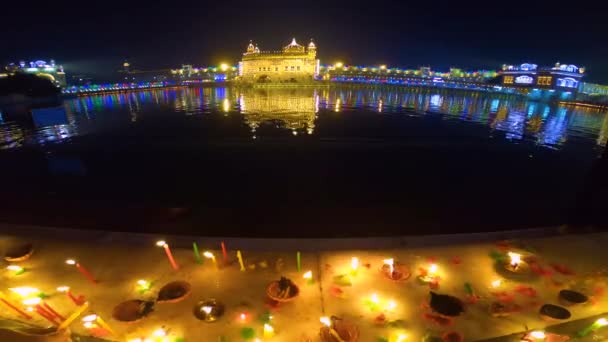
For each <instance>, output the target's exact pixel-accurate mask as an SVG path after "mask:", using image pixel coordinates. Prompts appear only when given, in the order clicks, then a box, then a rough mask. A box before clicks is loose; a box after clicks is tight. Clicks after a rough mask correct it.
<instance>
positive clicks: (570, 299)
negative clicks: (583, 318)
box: [559, 290, 589, 306]
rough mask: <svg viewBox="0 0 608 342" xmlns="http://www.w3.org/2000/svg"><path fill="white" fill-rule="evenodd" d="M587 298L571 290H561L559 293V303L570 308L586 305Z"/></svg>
mask: <svg viewBox="0 0 608 342" xmlns="http://www.w3.org/2000/svg"><path fill="white" fill-rule="evenodd" d="M588 300H589V297H587V296H586V295H584V294H582V293H580V292H577V291H573V290H561V291H559V301H560V303H561V304H563V305H565V306H572V305H577V304H584V303H587V301H588Z"/></svg>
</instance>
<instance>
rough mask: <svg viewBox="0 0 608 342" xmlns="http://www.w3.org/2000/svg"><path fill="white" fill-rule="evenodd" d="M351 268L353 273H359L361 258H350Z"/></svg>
mask: <svg viewBox="0 0 608 342" xmlns="http://www.w3.org/2000/svg"><path fill="white" fill-rule="evenodd" d="M350 268H351V269H352V273H353V274H356V273H357V269H358V268H359V258H357V257H352V258H351V259H350Z"/></svg>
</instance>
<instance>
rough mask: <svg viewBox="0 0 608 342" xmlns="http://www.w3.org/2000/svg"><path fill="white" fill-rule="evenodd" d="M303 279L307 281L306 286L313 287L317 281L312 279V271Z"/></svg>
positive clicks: (305, 274)
mask: <svg viewBox="0 0 608 342" xmlns="http://www.w3.org/2000/svg"><path fill="white" fill-rule="evenodd" d="M302 278H304V279H306V284H308V285H312V284H313V283H314V282H315V281H314V280H313V279H312V271H308V272H306V273H304V275H303V276H302Z"/></svg>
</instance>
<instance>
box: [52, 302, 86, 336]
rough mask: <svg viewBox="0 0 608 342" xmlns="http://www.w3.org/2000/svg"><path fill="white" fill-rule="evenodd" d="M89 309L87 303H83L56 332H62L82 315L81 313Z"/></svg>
mask: <svg viewBox="0 0 608 342" xmlns="http://www.w3.org/2000/svg"><path fill="white" fill-rule="evenodd" d="M88 307H89V303H87V302H85V303H84V304H82V306H80V307H79V308H78V309H77V310H76V311H74V312H73V313H72V314H71V315H70V316H69V317H68V318H67V319H66V320H65V321H63V323H61V325H60V326H59V327H58V328H57V330H58V331H60V330H63V329H65V328H67V327H69V326H70V324H72V322H74V320H76V318H78V316H80V315H82V313H83V312H84V311H85V310H86V309H87V308H88Z"/></svg>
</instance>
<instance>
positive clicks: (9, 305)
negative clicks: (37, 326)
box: [0, 291, 32, 319]
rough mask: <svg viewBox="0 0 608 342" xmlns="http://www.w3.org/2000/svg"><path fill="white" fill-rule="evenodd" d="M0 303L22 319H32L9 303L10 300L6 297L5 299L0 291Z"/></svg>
mask: <svg viewBox="0 0 608 342" xmlns="http://www.w3.org/2000/svg"><path fill="white" fill-rule="evenodd" d="M0 301H1V302H2V303H4V304H5V305H6V306H8V307H9V308H11V309H13V310H15V312H17V313H18V314H19V315H21V316H22V317H23V318H25V319H32V316H30V315H28V314H27V313H25V312H24V311H23V310H21V309H19V308H18V307H17V306H15V305H14V304H13V303H11V301H10V299H9V298H8V297H6V295H5V294H4V293H3V292H2V291H0Z"/></svg>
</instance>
